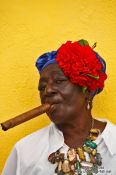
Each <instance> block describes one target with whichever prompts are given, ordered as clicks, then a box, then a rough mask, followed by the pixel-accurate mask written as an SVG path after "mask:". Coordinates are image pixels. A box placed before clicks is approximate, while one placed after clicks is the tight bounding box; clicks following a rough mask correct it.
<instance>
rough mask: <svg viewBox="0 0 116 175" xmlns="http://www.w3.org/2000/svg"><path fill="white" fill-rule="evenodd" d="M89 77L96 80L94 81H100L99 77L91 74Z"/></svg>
mask: <svg viewBox="0 0 116 175" xmlns="http://www.w3.org/2000/svg"><path fill="white" fill-rule="evenodd" d="M87 75H88V76H89V77H92V78H94V79H96V80H98V79H99V76H94V75H91V74H87Z"/></svg>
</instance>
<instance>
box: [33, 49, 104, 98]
mask: <svg viewBox="0 0 116 175" xmlns="http://www.w3.org/2000/svg"><path fill="white" fill-rule="evenodd" d="M94 52H95V51H94ZM95 54H96V57H97V59H98V60H99V61H100V62H101V65H102V72H103V73H105V72H106V63H105V61H104V59H103V58H102V57H101V56H100V55H99V54H98V53H97V52H95ZM56 55H57V51H51V52H47V53H44V54H43V55H41V56H40V57H39V58H38V59H37V61H36V67H37V69H38V71H39V73H41V72H42V70H43V69H44V68H45V67H47V66H48V65H49V64H54V63H56V64H58V62H57V61H56V60H55V57H56ZM102 90H103V89H101V88H97V89H96V90H95V91H92V92H91V96H95V95H96V94H99V93H100V92H101V91H102Z"/></svg>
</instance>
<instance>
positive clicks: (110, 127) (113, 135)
mask: <svg viewBox="0 0 116 175" xmlns="http://www.w3.org/2000/svg"><path fill="white" fill-rule="evenodd" d="M103 121H105V122H107V124H106V127H105V129H104V131H103V132H102V134H101V137H102V138H103V139H104V141H105V144H106V145H107V147H108V148H109V151H110V153H111V154H112V155H114V154H115V155H116V125H115V124H113V123H112V122H110V121H109V120H105V119H104V120H103Z"/></svg>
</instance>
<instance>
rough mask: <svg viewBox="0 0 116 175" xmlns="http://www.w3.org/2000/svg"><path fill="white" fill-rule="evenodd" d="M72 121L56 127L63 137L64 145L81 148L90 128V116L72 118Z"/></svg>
mask: <svg viewBox="0 0 116 175" xmlns="http://www.w3.org/2000/svg"><path fill="white" fill-rule="evenodd" d="M72 118H73V120H71V121H66V122H65V123H63V124H58V125H57V127H58V129H59V130H61V131H62V133H63V135H64V140H65V143H66V144H67V145H68V146H69V147H77V146H82V145H83V142H84V140H85V139H86V138H87V136H88V135H89V130H90V129H91V127H92V116H91V114H86V115H81V116H76V117H72Z"/></svg>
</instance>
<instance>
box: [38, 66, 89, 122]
mask: <svg viewBox="0 0 116 175" xmlns="http://www.w3.org/2000/svg"><path fill="white" fill-rule="evenodd" d="M39 90H40V98H41V102H42V103H50V104H53V110H51V112H50V113H48V116H49V118H50V119H51V120H52V121H53V122H54V123H56V124H60V123H63V122H64V123H65V122H66V121H67V120H73V117H78V116H79V115H80V113H81V112H82V111H83V110H85V111H87V109H86V106H87V94H83V92H82V90H81V88H80V87H79V86H77V85H75V84H73V83H71V82H70V81H69V79H68V78H67V77H65V75H64V73H63V72H62V70H61V69H60V68H59V67H58V65H57V64H51V65H49V66H48V67H46V68H44V70H43V71H42V73H41V75H40V82H39ZM75 114H76V115H75Z"/></svg>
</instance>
